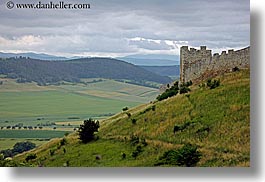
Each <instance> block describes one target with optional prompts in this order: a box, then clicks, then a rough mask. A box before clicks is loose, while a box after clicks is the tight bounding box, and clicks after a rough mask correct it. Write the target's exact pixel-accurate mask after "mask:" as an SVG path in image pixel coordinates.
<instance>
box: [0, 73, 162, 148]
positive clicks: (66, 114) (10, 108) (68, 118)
mask: <svg viewBox="0 0 265 182" xmlns="http://www.w3.org/2000/svg"><path fill="white" fill-rule="evenodd" d="M0 81H2V82H3V84H2V85H0V127H1V130H0V139H1V141H0V149H7V148H12V146H13V145H14V144H15V143H16V142H17V141H21V139H23V138H25V139H35V140H36V141H37V144H39V143H40V141H39V140H38V139H42V138H55V137H62V136H63V135H64V134H65V133H66V132H72V131H73V129H74V128H77V127H79V125H80V124H81V123H82V121H83V120H84V119H87V118H90V117H91V118H94V119H99V120H101V119H104V118H106V117H109V116H111V115H114V114H115V113H117V112H120V111H121V110H122V108H124V107H129V108H131V107H134V106H136V105H139V104H141V103H147V102H149V101H151V100H153V99H154V98H155V97H156V96H157V95H158V90H157V89H154V88H149V87H143V86H138V85H132V84H128V83H122V82H118V81H114V80H107V79H83V80H82V82H83V83H68V82H62V83H60V84H58V85H48V86H38V85H37V84H35V83H16V81H15V80H14V79H8V78H5V77H4V76H3V75H2V76H1V77H0ZM12 126H16V127H15V129H12V130H11V129H7V127H12ZM18 126H21V129H19V128H18ZM29 126H30V127H33V128H34V127H37V128H36V129H34V130H29V129H28V128H27V130H25V129H24V128H23V127H29ZM39 126H42V127H43V129H42V130H40V129H39ZM54 127H56V130H54V129H53V128H54ZM11 138H12V140H11ZM44 142H45V141H41V143H44Z"/></svg>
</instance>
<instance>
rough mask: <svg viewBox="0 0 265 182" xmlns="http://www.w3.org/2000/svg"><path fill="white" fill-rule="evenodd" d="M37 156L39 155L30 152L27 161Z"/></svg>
mask: <svg viewBox="0 0 265 182" xmlns="http://www.w3.org/2000/svg"><path fill="white" fill-rule="evenodd" d="M36 158H37V155H36V154H28V155H27V156H26V159H25V160H26V161H27V162H28V161H29V160H33V159H36Z"/></svg>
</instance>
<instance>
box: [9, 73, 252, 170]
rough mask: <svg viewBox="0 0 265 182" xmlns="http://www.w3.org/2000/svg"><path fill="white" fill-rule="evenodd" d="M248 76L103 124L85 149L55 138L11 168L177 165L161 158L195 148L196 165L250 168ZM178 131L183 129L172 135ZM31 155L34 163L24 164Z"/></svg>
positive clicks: (224, 79)
mask: <svg viewBox="0 0 265 182" xmlns="http://www.w3.org/2000/svg"><path fill="white" fill-rule="evenodd" d="M249 75H250V73H249V70H241V71H240V72H233V73H227V74H225V75H222V76H219V77H218V79H220V81H221V85H220V86H219V87H217V88H215V89H209V88H207V87H202V86H201V85H200V86H199V85H193V86H192V87H191V90H192V91H191V92H190V93H188V94H181V95H176V96H174V97H171V98H168V99H166V100H163V101H159V102H157V101H156V102H152V103H149V104H144V105H140V106H138V107H135V108H132V109H130V110H128V111H126V112H122V113H119V114H117V115H114V116H112V117H110V118H108V119H106V120H103V121H102V122H101V123H100V124H101V127H100V130H99V132H98V134H97V135H98V136H99V139H97V140H95V141H92V142H90V143H88V144H82V143H80V141H79V140H78V135H77V133H73V134H70V135H69V136H67V137H65V138H64V140H65V141H66V143H64V144H63V145H62V142H61V141H62V140H63V139H59V138H58V139H53V140H52V141H50V142H48V143H47V144H44V145H42V146H40V147H38V148H36V149H34V150H32V151H30V152H26V153H23V154H20V155H17V156H16V157H15V158H14V159H13V161H12V162H11V163H9V164H8V165H13V166H94V167H99V166H177V165H176V164H171V163H163V160H162V159H163V157H165V156H167V155H168V154H170V155H171V157H172V155H173V153H174V151H180V150H182V151H183V150H184V149H183V146H188V145H193V146H196V148H197V149H198V151H199V153H200V155H199V156H200V157H199V162H198V163H197V164H196V166H200V167H205V166H208V167H210V166H215V167H216V166H250V118H249V116H250V76H249ZM126 113H130V115H128V114H126ZM176 126H178V128H182V129H181V130H177V131H176V132H173V131H174V130H175V127H176ZM172 151H173V152H172ZM170 152H171V153H170ZM184 152H185V151H184ZM175 153H176V152H175ZM30 154H31V155H33V154H34V155H36V156H35V157H36V158H35V159H32V160H29V161H28V162H26V161H25V159H26V157H27V156H29V155H30ZM170 155H169V156H168V157H170ZM173 159H174V158H173Z"/></svg>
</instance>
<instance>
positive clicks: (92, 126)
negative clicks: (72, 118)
mask: <svg viewBox="0 0 265 182" xmlns="http://www.w3.org/2000/svg"><path fill="white" fill-rule="evenodd" d="M98 128H99V122H98V121H94V120H93V119H91V118H89V119H88V120H85V121H84V124H82V125H80V128H79V130H78V133H79V139H80V140H81V141H82V142H83V143H88V142H90V141H92V140H94V138H95V136H94V133H95V132H98Z"/></svg>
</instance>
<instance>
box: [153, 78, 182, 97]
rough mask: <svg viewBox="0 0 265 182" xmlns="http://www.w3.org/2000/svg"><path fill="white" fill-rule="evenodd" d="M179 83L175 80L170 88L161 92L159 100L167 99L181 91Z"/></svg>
mask: <svg viewBox="0 0 265 182" xmlns="http://www.w3.org/2000/svg"><path fill="white" fill-rule="evenodd" d="M178 85H179V83H178V82H175V83H174V85H173V86H172V87H170V88H169V89H166V91H165V92H164V93H162V94H160V95H159V96H158V97H157V98H156V99H157V100H158V101H161V100H164V99H167V98H169V97H173V96H174V95H177V94H178V91H179V86H178Z"/></svg>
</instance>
